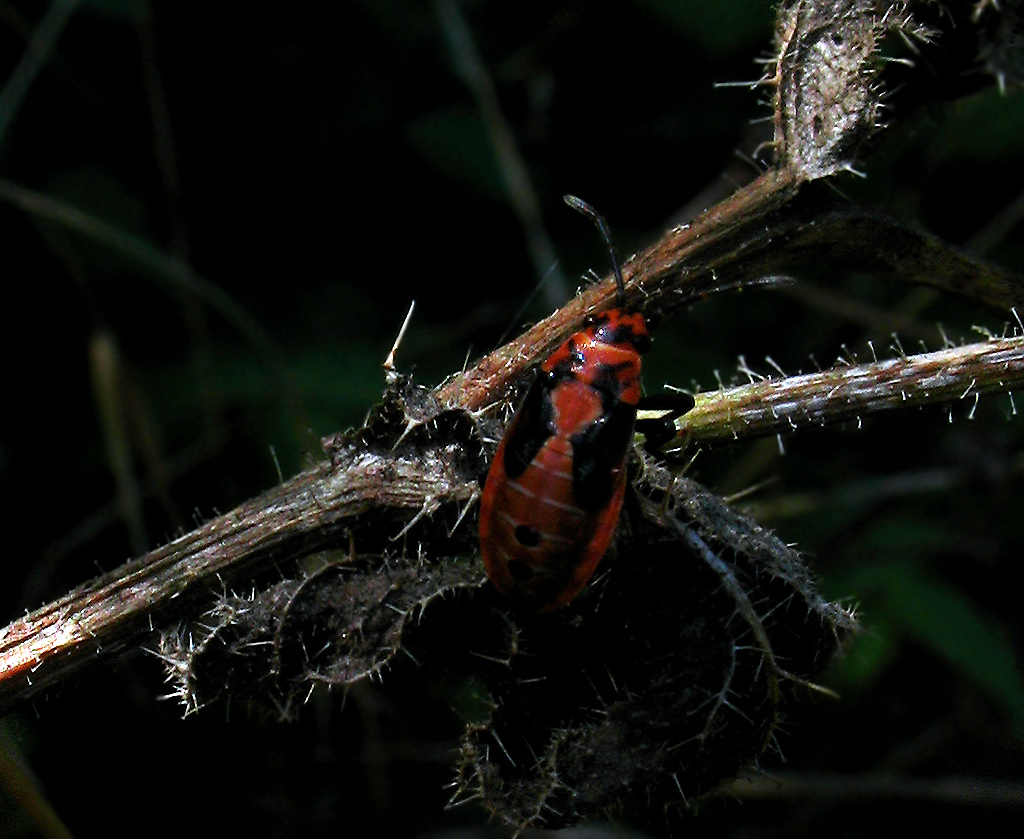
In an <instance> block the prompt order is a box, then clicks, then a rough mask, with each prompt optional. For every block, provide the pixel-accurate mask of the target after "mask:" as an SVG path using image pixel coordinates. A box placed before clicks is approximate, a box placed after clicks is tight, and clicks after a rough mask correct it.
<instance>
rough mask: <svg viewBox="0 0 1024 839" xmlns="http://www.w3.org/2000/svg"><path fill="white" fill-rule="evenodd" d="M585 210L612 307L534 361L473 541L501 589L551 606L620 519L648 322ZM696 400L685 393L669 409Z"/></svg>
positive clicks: (587, 568)
mask: <svg viewBox="0 0 1024 839" xmlns="http://www.w3.org/2000/svg"><path fill="white" fill-rule="evenodd" d="M565 202H566V203H567V204H568V205H569V206H570V207H572V208H574V209H576V210H578V211H580V212H581V213H584V214H585V215H587V216H589V217H590V218H591V219H592V220H593V221H594V223H595V224H596V225H597V228H598V230H599V231H600V232H601V235H602V237H604V240H605V244H606V245H607V247H608V251H609V254H610V255H611V260H612V268H613V270H614V273H615V281H616V282H617V283H618V306H617V307H616V308H614V309H610V310H608V311H607V312H604V313H602V314H598V315H595V316H593V317H591V318H589V319H588V320H587V321H586V322H585V323H584V326H583V329H582V330H581V331H579V332H577V333H576V334H575V335H573V336H572V337H571V338H569V340H568V341H566V342H565V343H564V344H563V345H562V346H561V347H559V348H558V349H557V350H555V352H554V353H553V354H552V355H551V357H550V358H548V360H547V361H545V362H544V364H543V365H542V366H541V368H540V373H539V375H538V377H537V380H536V381H535V382H534V383H533V385H532V386H531V387H530V389H529V391H528V392H527V394H526V398H525V399H524V400H523V404H522V405H521V406H520V408H519V410H518V411H517V412H516V415H515V416H514V417H513V419H512V423H511V425H510V426H509V428H508V430H507V431H506V433H505V436H504V438H503V439H502V441H501V443H500V444H499V445H498V450H497V452H496V453H495V455H494V460H493V461H492V462H491V468H490V471H489V473H488V475H487V481H486V483H485V484H484V491H483V498H482V499H481V502H480V547H481V552H482V554H483V559H484V567H485V568H486V569H487V576H488V577H489V578H490V580H491V582H492V583H493V584H494V585H495V586H496V587H497V589H498V590H499V591H500V592H502V593H503V594H506V595H508V596H509V597H510V598H512V599H514V600H517V601H519V602H521V603H523V604H525V605H528V606H531V607H533V608H536V609H538V610H540V611H544V612H548V611H552V610H554V609H559V608H561V607H563V606H565V605H566V604H567V603H569V601H571V600H572V599H573V598H574V597H575V596H576V595H577V594H578V593H579V591H580V589H582V588H583V586H584V585H586V583H587V581H588V580H589V579H590V578H591V576H593V574H594V570H595V569H596V568H597V565H598V563H599V562H600V561H601V557H602V556H604V554H605V551H606V550H607V549H608V544H609V542H610V541H611V538H612V533H613V532H614V530H615V525H616V523H617V522H618V518H619V511H620V509H621V507H622V499H623V496H624V494H625V491H626V455H627V453H628V451H629V446H630V443H631V441H632V439H633V428H634V425H635V424H636V415H637V405H638V403H639V401H640V367H641V362H640V357H641V356H642V355H643V354H644V353H645V352H647V350H648V349H649V348H650V345H651V338H650V334H649V333H648V331H647V323H646V321H645V319H644V316H643V315H642V314H640V313H639V312H629V311H627V310H626V306H625V284H624V282H623V279H622V269H621V267H620V265H619V259H618V256H617V254H616V252H615V247H614V245H613V244H612V239H611V234H610V233H609V231H608V225H607V224H606V223H605V220H604V219H603V218H602V217H601V215H600V214H599V213H598V212H597V211H596V210H595V209H594V208H593V207H591V206H590V205H589V204H587V203H585V202H583V201H581V200H580V199H579V198H576V197H575V196H572V195H567V196H565ZM692 406H693V402H692V400H689V401H688V402H687V403H686V404H685V406H684V407H681V408H678V409H677V410H676V411H675V412H674V413H675V415H677V416H678V415H679V414H681V413H684V412H685V410H688V409H689V408H690V407H692Z"/></svg>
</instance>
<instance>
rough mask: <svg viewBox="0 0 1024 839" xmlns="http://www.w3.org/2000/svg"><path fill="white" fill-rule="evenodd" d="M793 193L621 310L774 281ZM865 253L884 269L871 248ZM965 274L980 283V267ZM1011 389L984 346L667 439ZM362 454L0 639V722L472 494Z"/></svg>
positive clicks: (739, 398)
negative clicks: (44, 695) (357, 541)
mask: <svg viewBox="0 0 1024 839" xmlns="http://www.w3.org/2000/svg"><path fill="white" fill-rule="evenodd" d="M799 182H800V179H799V177H798V176H796V175H794V174H792V173H791V172H789V171H788V170H785V169H778V170H772V171H768V172H765V173H764V174H763V175H761V176H760V177H759V178H758V179H757V180H755V181H754V182H752V183H751V184H749V185H748V186H746V187H744V188H743V189H741V190H739V191H738V192H737V193H735V194H734V195H733V196H732V197H730V198H729V199H727V200H726V201H724V202H722V203H721V204H719V205H717V206H715V207H713V208H711V209H710V210H708V211H707V212H705V213H704V214H702V215H701V216H700V217H698V218H697V219H695V220H694V221H693V222H692V223H691V224H689V225H687V226H684V227H679V228H675V229H673V230H670V231H669V232H668V233H666V235H665V236H664V237H663V238H662V239H661V240H659V241H658V242H657V243H656V244H654V245H653V246H652V247H650V248H648V249H647V250H646V251H644V252H642V253H641V254H639V255H637V256H634V257H633V258H632V259H631V260H629V261H628V262H627V264H626V266H625V270H624V274H625V277H626V296H627V299H628V301H629V302H630V303H631V304H632V305H640V304H641V302H642V304H643V305H644V306H645V308H646V309H647V310H648V311H655V312H658V313H661V314H669V313H671V312H672V311H673V309H674V308H678V306H679V305H682V303H683V301H685V300H689V299H692V298H693V297H694V295H695V294H700V293H701V292H702V291H710V290H713V289H714V288H715V287H718V286H720V285H722V284H727V283H731V282H733V281H735V280H736V279H737V278H738V277H742V276H744V275H746V276H751V274H750V272H751V271H752V270H756V269H757V268H758V267H759V266H764V265H766V264H768V265H772V267H773V269H774V265H773V263H772V262H771V260H772V259H776V257H775V256H773V250H774V245H775V244H776V243H777V242H778V240H779V239H778V237H782V238H783V239H784V240H785V239H787V237H789V238H788V242H789V243H792V241H794V237H796V238H799V234H800V232H801V230H802V229H803V226H804V225H805V224H806V221H805V220H804V219H801V218H800V217H799V216H786V215H785V213H784V212H783V208H784V205H786V204H787V203H788V202H790V201H791V199H792V198H793V197H794V196H795V195H796V193H797V191H798V186H799ZM785 209H786V210H788V209H789V208H788V207H787V208H785ZM812 226H813V225H812ZM873 256H874V257H875V258H876V259H881V260H883V261H884V258H885V257H884V254H882V253H881V251H879V252H877V253H874V254H873ZM759 260H760V262H759ZM964 264H965V263H964V260H960V261H959V262H955V266H956V271H955V272H954V273H955V275H956V277H957V278H958V279H960V280H963V277H964V276H965V275H969V274H968V272H967V271H966V269H965V268H964ZM971 265H973V263H971ZM971 265H969V266H968V267H971ZM745 272H746V273H745ZM977 272H978V273H979V275H983V276H987V274H985V271H984V269H983V267H977ZM753 276H757V274H756V273H754V274H753ZM1016 294H1017V292H1015V290H1014V289H1013V287H1012V285H1011V283H1010V282H1009V281H1008V280H1007V279H1006V278H1003V277H997V282H996V291H994V292H992V293H991V294H989V295H988V296H986V297H985V298H984V299H985V300H986V301H987V302H993V301H995V302H998V303H1000V304H1003V303H1016V297H1015V295H1016ZM615 295H616V289H615V284H614V283H613V282H605V283H601V284H599V285H597V286H595V287H593V288H591V289H590V290H588V291H587V292H585V293H584V294H582V295H581V296H579V297H577V298H575V299H573V300H571V301H570V302H569V303H568V304H567V305H566V306H564V307H563V308H562V309H560V310H558V311H557V312H555V313H554V314H552V315H551V316H550V317H549V318H547V319H546V320H544V321H542V322H541V323H538V324H537V325H536V326H534V327H533V328H532V329H530V330H529V331H528V332H527V333H525V334H524V335H523V336H521V337H520V338H518V339H516V340H514V341H512V342H511V343H509V344H507V345H506V346H504V347H502V348H501V349H499V350H497V351H496V352H494V353H492V354H490V355H489V356H487V357H486V358H484V359H482V360H481V361H480V362H479V363H478V364H476V365H475V366H474V367H472V368H471V369H469V370H467V371H466V372H464V373H463V374H461V375H459V376H456V377H454V378H452V379H451V380H449V381H448V382H446V383H445V384H443V385H441V386H440V387H438V388H437V389H436V390H435V392H434V395H435V396H436V397H437V398H438V400H439V402H440V403H441V404H442V405H445V406H447V407H450V408H457V409H463V410H467V411H470V412H479V411H481V410H483V409H486V408H488V407H490V406H493V405H497V404H501V403H503V402H505V401H507V399H508V398H509V395H510V394H511V393H512V392H513V391H514V390H515V388H516V386H517V384H519V383H520V382H521V380H522V377H523V375H524V374H525V373H526V372H528V371H529V370H530V369H531V368H532V367H533V366H534V365H535V364H536V363H537V362H539V361H540V360H541V359H543V358H545V357H546V356H547V355H548V354H550V352H551V351H552V350H553V349H554V348H555V347H556V346H558V345H559V344H560V343H561V342H563V341H564V340H565V339H566V338H567V337H568V336H569V335H570V334H571V333H572V332H574V331H576V330H577V329H578V328H579V325H580V323H581V322H582V320H583V318H584V317H585V316H586V315H587V314H588V313H590V312H592V311H595V310H601V309H603V308H608V307H610V306H612V305H614V304H615ZM1022 380H1024V338H1008V339H998V340H991V341H987V342H985V343H981V344H976V345H972V346H965V347H959V348H950V349H944V350H941V351H939V352H937V353H927V354H925V355H921V356H914V357H907V358H899V359H896V360H893V361H884V362H878V363H875V364H865V365H858V366H851V367H841V368H836V369H834V370H831V371H826V372H822V373H816V374H811V375H809V376H798V377H794V378H783V379H778V380H765V381H762V382H756V383H753V384H749V385H745V386H743V387H738V388H732V389H725V390H721V391H716V392H714V393H710V394H699V395H698V398H697V406H696V408H694V410H693V411H691V412H690V413H689V414H687V415H686V416H685V417H684V420H683V423H682V425H681V427H682V429H683V431H684V432H685V434H686V435H688V439H689V440H690V441H693V442H700V441H713V440H721V439H741V438H744V437H751V436H756V435H763V434H771V433H778V432H781V431H788V430H790V429H791V428H793V427H795V426H796V425H798V424H800V423H808V422H815V423H822V424H824V423H826V422H833V421H837V420H843V419H847V418H849V417H852V416H857V415H860V414H863V413H867V412H869V411H874V410H882V409H885V408H897V407H903V406H904V405H905V404H906V403H907V402H908V401H912V400H917V401H918V402H925V401H928V402H937V401H940V400H948V399H956V398H960V397H966V396H970V395H972V394H975V393H982V392H991V391H995V390H1007V391H1008V390H1012V389H1013V388H1014V387H1017V386H1019V385H1020V384H1021V383H1022ZM364 454H365V456H362V457H361V456H359V455H358V454H356V455H354V456H352V457H350V458H348V459H347V460H346V462H345V463H343V464H339V465H331V464H326V463H325V464H320V465H318V466H316V467H314V468H313V469H310V470H307V471H306V472H303V473H301V474H299V475H297V476H295V477H294V478H292V479H291V480H289V481H286V482H285V483H284V484H282V485H281V486H279V487H276V488H275V489H273V490H271V491H270V492H267V493H265V494H264V495H262V496H260V497H258V498H256V499H254V500H252V501H249V502H247V503H245V504H242V505H241V506H239V507H238V508H236V509H235V510H233V511H232V512H230V513H228V514H226V515H223V516H220V517H218V518H216V519H213V520H212V521H210V522H207V523H206V524H205V525H203V526H201V527H199V528H197V529H196V530H194V531H192V532H191V533H188V534H185V535H184V536H181V537H180V538H178V539H176V540H174V541H173V542H171V543H169V544H167V545H165V546H163V547H162V548H159V549H157V550H155V551H151V552H150V553H148V554H146V555H144V556H142V557H140V558H138V559H136V560H134V561H133V562H130V563H128V564H126V565H124V566H123V567H121V568H119V569H116V570H115V571H112V572H110V573H109V574H106V575H104V576H102V577H100V578H99V579H97V580H94V581H93V582H91V583H89V584H87V585H85V586H83V587H82V588H80V589H78V590H76V591H74V592H71V593H70V594H68V595H66V596H64V597H62V598H60V599H59V600H56V601H54V602H52V603H49V604H47V605H46V606H43V607H42V608H40V609H38V610H36V611H35V612H32V613H30V614H28V615H26V616H25V617H23V618H21V619H20V620H17V621H15V622H14V623H12V624H11V625H9V626H8V627H6V628H4V629H0V713H4V712H6V711H7V710H9V709H10V708H12V707H13V706H14V705H15V704H17V703H18V702H21V701H24V700H26V699H28V698H30V697H32V696H34V695H36V694H38V693H39V692H40V691H41V690H43V689H44V688H46V687H48V686H51V685H53V684H55V683H56V682H58V681H59V680H60V679H62V678H64V677H66V676H67V675H69V674H70V673H72V672H74V671H76V670H77V669H79V668H82V667H84V666H86V665H88V664H89V663H91V662H94V661H96V660H97V659H98V658H100V657H101V656H106V655H109V654H110V653H112V652H115V651H117V650H119V649H122V648H124V647H126V646H129V645H133V644H138V643H139V642H140V641H141V640H142V639H143V638H144V637H145V636H146V635H147V633H149V632H150V631H151V630H152V628H153V627H154V626H155V625H159V624H161V623H164V624H166V623H172V622H174V621H175V620H181V619H182V618H186V617H189V616H191V615H194V613H195V611H196V609H197V608H202V607H201V606H197V604H201V603H205V602H208V598H209V596H210V594H211V592H215V591H220V590H223V589H224V588H226V587H229V586H231V585H233V584H235V583H237V582H239V581H245V580H246V578H249V579H251V578H252V576H253V575H255V574H258V573H260V572H261V571H264V570H266V569H268V568H271V567H272V566H273V565H274V564H275V563H287V562H288V561H290V560H295V559H298V558H301V557H302V556H305V555H307V554H309V553H311V552H313V551H316V550H321V549H324V548H327V547H330V546H333V545H335V544H336V543H337V541H338V540H339V538H340V537H341V536H343V535H344V534H345V533H349V532H351V531H352V530H353V529H354V528H355V527H356V518H357V517H358V516H359V515H361V514H364V513H366V512H368V511H371V510H386V509H392V510H399V511H405V513H406V514H407V517H408V518H411V517H412V516H414V515H415V514H417V513H420V512H429V511H430V510H432V509H434V508H435V507H436V506H438V505H439V504H440V503H442V502H451V503H460V504H467V503H470V502H471V501H472V499H473V498H474V497H475V493H476V492H477V487H476V484H475V483H474V482H473V481H471V480H466V479H457V478H456V477H455V473H454V471H453V470H451V469H450V468H448V466H449V464H445V463H443V462H442V461H441V460H440V459H439V458H436V457H434V458H432V459H430V460H429V461H428V460H426V459H420V460H417V459H415V458H411V457H403V456H401V455H400V454H398V453H396V452H391V453H390V455H387V454H385V455H381V454H380V453H379V452H378V453H374V454H373V455H372V456H371V454H370V452H369V451H366V452H364Z"/></svg>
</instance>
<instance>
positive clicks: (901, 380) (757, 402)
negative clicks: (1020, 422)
mask: <svg viewBox="0 0 1024 839" xmlns="http://www.w3.org/2000/svg"><path fill="white" fill-rule="evenodd" d="M751 375H752V376H754V375H756V374H751ZM758 378H762V379H763V380H762V381H753V382H751V383H750V384H747V385H742V386H740V387H733V388H728V389H725V390H720V391H713V392H710V393H698V394H697V395H696V397H695V400H696V403H697V404H696V405H695V406H694V408H693V409H692V410H691V411H689V412H688V413H686V414H684V415H683V416H682V417H680V418H679V420H678V421H677V423H676V425H677V427H678V429H679V434H680V438H681V439H684V440H685V439H689V440H693V441H699V442H709V443H710V442H715V441H719V440H738V439H740V438H746V437H756V436H761V435H766V434H783V433H786V432H789V431H793V430H795V429H797V428H799V427H803V426H807V425H813V424H820V425H825V424H826V423H836V422H842V421H844V420H849V419H854V418H857V417H860V416H863V415H865V414H871V413H875V412H878V411H885V410H892V409H899V408H905V407H909V406H915V407H921V406H922V405H929V404H930V405H935V404H939V403H943V402H951V401H954V400H957V399H960V400H963V399H969V400H972V401H974V400H976V399H977V398H978V397H979V396H981V395H982V394H986V393H1006V392H1009V391H1012V390H1015V389H1017V388H1019V387H1022V386H1024V336H1016V337H1013V338H992V339H991V340H988V341H986V342H984V343H979V344H968V345H966V346H962V347H947V348H945V349H942V350H938V351H936V352H929V353H921V354H919V355H912V356H903V357H900V358H894V359H887V360H885V361H876V362H873V363H870V364H853V365H838V366H836V367H833V368H832V369H831V370H824V371H822V372H820V373H808V374H806V375H802V376H789V377H786V378H777V379H772V378H764V377H758Z"/></svg>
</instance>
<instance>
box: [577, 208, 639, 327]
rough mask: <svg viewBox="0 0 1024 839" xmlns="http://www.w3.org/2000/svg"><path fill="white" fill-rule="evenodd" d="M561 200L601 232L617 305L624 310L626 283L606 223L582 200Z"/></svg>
mask: <svg viewBox="0 0 1024 839" xmlns="http://www.w3.org/2000/svg"><path fill="white" fill-rule="evenodd" d="M562 200H563V201H564V202H565V203H566V204H568V205H569V206H570V207H572V208H573V209H574V210H576V211H577V212H580V213H583V215H585V216H587V217H588V218H589V219H590V220H591V221H592V222H594V224H595V225H597V229H598V230H599V231H601V237H602V238H603V239H604V243H605V244H606V245H607V246H608V255H609V256H610V257H611V258H612V271H614V272H615V282H616V284H617V285H618V287H619V293H618V297H619V303H618V305H619V308H620V309H621V308H625V305H626V283H625V281H624V280H623V279H622V266H621V265H620V264H619V254H618V252H617V251H616V250H615V243H614V242H612V234H611V231H610V230H609V229H608V222H606V221H605V220H604V216H602V215H601V214H600V213H599V212H598V211H597V210H595V209H594V208H593V207H591V206H590V205H589V204H588V203H587V202H586V201H584V200H583V199H582V198H577V197H576V196H575V195H563V196H562Z"/></svg>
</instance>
